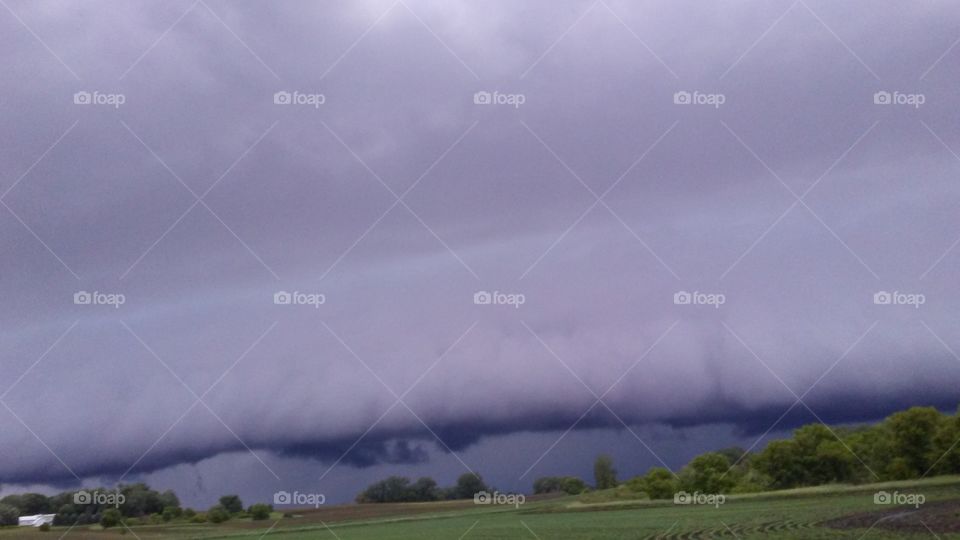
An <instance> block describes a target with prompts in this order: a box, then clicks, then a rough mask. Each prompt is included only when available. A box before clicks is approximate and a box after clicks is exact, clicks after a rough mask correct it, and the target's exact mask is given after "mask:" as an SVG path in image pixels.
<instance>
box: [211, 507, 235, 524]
mask: <svg viewBox="0 0 960 540" xmlns="http://www.w3.org/2000/svg"><path fill="white" fill-rule="evenodd" d="M228 519H230V512H229V511H227V509H226V507H224V506H223V505H222V504H216V505H213V506H211V507H210V509H209V510H207V520H208V521H209V522H210V523H223V522H224V521H227V520H228Z"/></svg>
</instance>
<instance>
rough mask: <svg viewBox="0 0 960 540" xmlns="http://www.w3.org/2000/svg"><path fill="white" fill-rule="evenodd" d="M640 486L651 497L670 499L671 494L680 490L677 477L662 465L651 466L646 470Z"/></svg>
mask: <svg viewBox="0 0 960 540" xmlns="http://www.w3.org/2000/svg"><path fill="white" fill-rule="evenodd" d="M641 486H642V487H643V491H644V492H645V493H646V494H647V495H649V496H650V498H651V499H672V498H673V495H674V494H675V493H676V492H677V491H679V490H680V488H679V486H680V483H679V481H678V480H677V477H676V476H675V475H674V474H673V473H672V472H670V471H669V470H667V469H665V468H663V467H653V468H651V469H650V470H649V471H647V474H646V475H645V476H644V477H643V480H642V482H641Z"/></svg>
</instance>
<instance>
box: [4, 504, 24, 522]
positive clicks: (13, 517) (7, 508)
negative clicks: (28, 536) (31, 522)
mask: <svg viewBox="0 0 960 540" xmlns="http://www.w3.org/2000/svg"><path fill="white" fill-rule="evenodd" d="M19 517H20V511H19V510H17V507H16V506H11V505H9V504H3V503H0V526H2V525H16V524H17V523H19Z"/></svg>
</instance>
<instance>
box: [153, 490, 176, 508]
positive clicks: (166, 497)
mask: <svg viewBox="0 0 960 540" xmlns="http://www.w3.org/2000/svg"><path fill="white" fill-rule="evenodd" d="M157 499H158V501H159V502H160V505H161V506H162V507H163V508H164V509H166V508H167V507H173V508H178V509H179V508H180V498H179V497H177V494H176V493H174V492H173V490H169V489H168V490H166V491H164V492H163V493H161V494H160V495H159V496H158V497H157Z"/></svg>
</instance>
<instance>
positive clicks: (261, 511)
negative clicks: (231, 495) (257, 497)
mask: <svg viewBox="0 0 960 540" xmlns="http://www.w3.org/2000/svg"><path fill="white" fill-rule="evenodd" d="M271 512H273V507H272V506H270V505H269V504H262V503H258V504H254V505H251V506H250V508H249V509H247V513H248V514H250V517H251V518H252V519H253V520H254V521H260V520H263V519H270V513H271Z"/></svg>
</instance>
